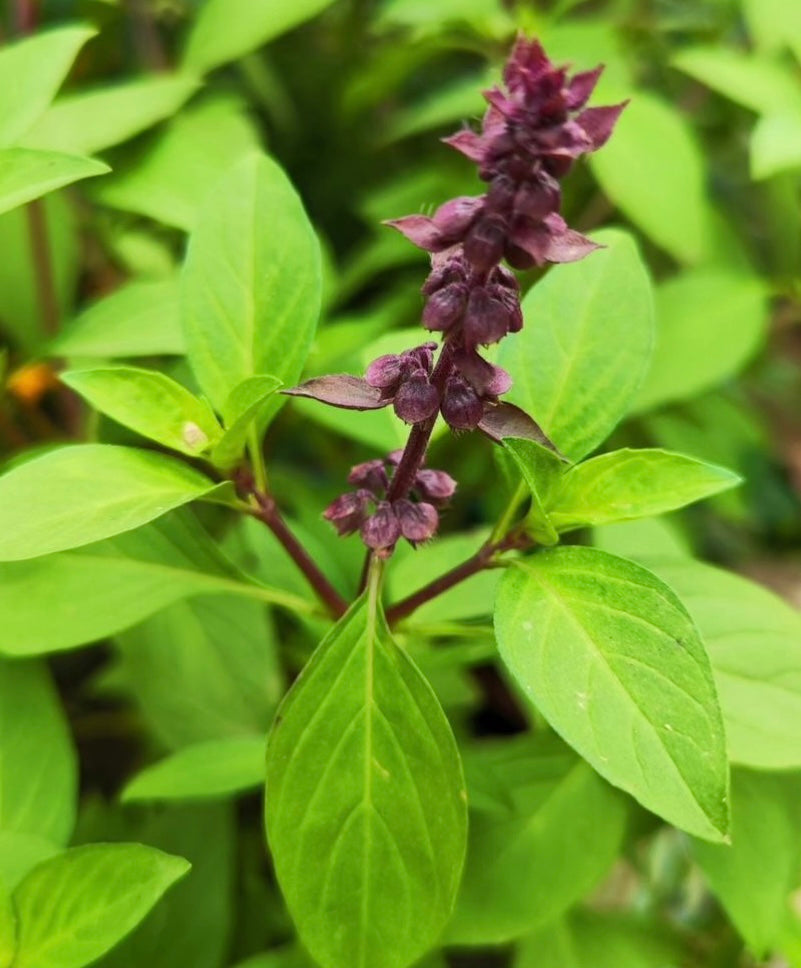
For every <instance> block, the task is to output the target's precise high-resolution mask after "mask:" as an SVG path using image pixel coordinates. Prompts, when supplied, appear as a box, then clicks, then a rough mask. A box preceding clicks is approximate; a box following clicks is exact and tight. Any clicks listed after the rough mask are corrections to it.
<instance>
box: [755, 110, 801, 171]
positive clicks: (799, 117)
mask: <svg viewBox="0 0 801 968" xmlns="http://www.w3.org/2000/svg"><path fill="white" fill-rule="evenodd" d="M800 99H801V98H800ZM799 168H801V105H799V107H798V108H796V109H795V111H793V112H786V113H784V114H769V115H766V116H765V117H764V118H760V119H759V121H757V123H756V127H755V128H754V130H753V132H752V133H751V176H752V177H753V178H756V179H761V178H772V177H773V176H774V175H778V174H780V173H781V172H784V171H797V170H798V169H799Z"/></svg>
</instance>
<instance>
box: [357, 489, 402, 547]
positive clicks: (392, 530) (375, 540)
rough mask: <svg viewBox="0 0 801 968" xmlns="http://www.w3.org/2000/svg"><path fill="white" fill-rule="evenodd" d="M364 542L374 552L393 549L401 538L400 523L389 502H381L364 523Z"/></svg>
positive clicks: (362, 533) (362, 532) (362, 531)
mask: <svg viewBox="0 0 801 968" xmlns="http://www.w3.org/2000/svg"><path fill="white" fill-rule="evenodd" d="M361 535H362V541H363V542H364V543H365V544H366V545H367V547H368V548H371V549H372V550H373V551H386V550H389V549H391V548H393V547H394V546H395V544H396V542H397V540H398V538H400V536H401V529H400V523H399V521H398V518H397V516H396V514H395V512H394V510H393V509H392V505H391V504H390V503H389V501H381V502H380V503H379V505H378V507H377V508H376V510H375V513H374V514H372V515H370V517H369V518H368V519H367V520H366V521H365V522H364V524H363V525H362V530H361Z"/></svg>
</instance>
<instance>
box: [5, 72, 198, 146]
mask: <svg viewBox="0 0 801 968" xmlns="http://www.w3.org/2000/svg"><path fill="white" fill-rule="evenodd" d="M198 86H199V82H198V80H197V78H194V77H182V76H181V75H175V76H172V77H170V76H169V75H165V76H164V77H148V78H145V79H143V80H135V81H125V82H123V83H122V84H117V85H115V86H113V87H101V88H98V89H97V90H88V91H81V92H80V93H79V94H72V95H69V96H68V97H64V98H60V99H59V100H58V101H56V102H55V104H53V105H52V106H51V107H50V108H49V110H48V111H46V112H45V113H44V114H43V115H42V117H41V118H40V119H39V120H38V121H37V122H36V124H35V125H34V126H33V128H32V129H31V130H30V131H29V132H28V133H27V134H26V135H25V138H24V139H23V144H24V145H25V146H26V147H28V148H40V149H42V150H45V151H66V152H69V153H71V154H72V153H74V154H85V155H92V154H95V153H96V152H98V151H104V150H105V149H106V148H111V147H112V146H113V145H116V144H119V143H120V142H121V141H127V140H128V139H129V138H132V137H133V136H134V135H135V134H139V133H140V132H141V131H144V130H146V129H147V128H149V127H151V126H152V125H154V124H156V123H157V122H158V121H162V120H163V119H164V118H169V117H171V116H172V115H173V114H175V113H176V111H177V110H178V109H179V108H180V106H181V105H182V104H183V103H184V101H186V100H187V98H189V97H190V95H192V94H193V93H194V92H195V91H196V90H197V88H198Z"/></svg>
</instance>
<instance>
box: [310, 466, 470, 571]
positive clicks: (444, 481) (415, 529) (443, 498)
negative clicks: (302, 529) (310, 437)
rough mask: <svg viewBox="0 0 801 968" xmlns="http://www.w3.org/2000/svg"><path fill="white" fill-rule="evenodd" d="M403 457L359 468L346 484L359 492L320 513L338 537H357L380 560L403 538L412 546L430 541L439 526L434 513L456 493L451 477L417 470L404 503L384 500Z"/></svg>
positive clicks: (440, 472)
mask: <svg viewBox="0 0 801 968" xmlns="http://www.w3.org/2000/svg"><path fill="white" fill-rule="evenodd" d="M402 453H403V452H402V451H393V452H392V453H391V454H390V455H389V456H388V457H387V458H386V460H371V461H367V462H366V463H364V464H357V465H356V466H355V467H354V468H352V469H351V472H350V474H349V475H348V483H349V484H353V485H354V487H356V488H357V490H355V491H348V492H347V493H346V494H343V495H341V497H338V498H337V499H336V500H335V501H333V502H332V503H331V504H330V505H329V506H328V508H327V509H326V510H325V513H324V517H325V518H326V519H327V520H328V521H330V522H331V523H332V524H333V525H334V527H335V528H336V529H337V532H338V533H339V534H341V535H346V534H353V533H354V532H355V531H359V532H360V534H361V537H362V541H364V543H365V544H366V545H367V547H368V548H370V549H371V550H373V551H374V552H376V553H377V554H380V555H388V554H391V552H392V549H393V548H394V547H395V545H396V544H397V542H398V540H399V539H400V538H401V537H403V538H406V540H407V541H410V542H411V543H412V544H414V545H416V544H419V543H420V542H422V541H427V540H428V539H429V538H431V537H432V536H433V535H434V533H435V532H436V530H437V527H438V525H439V511H438V508H442V507H444V505H445V504H447V502H448V500H449V499H450V498H451V497H452V496H453V493H454V491H455V490H456V481H454V479H453V478H452V477H451V476H450V475H449V474H446V473H445V472H444V471H436V470H430V469H428V468H421V469H420V470H418V471H417V473H416V475H415V478H414V485H413V489H412V491H411V493H410V494H409V495H408V496H407V497H403V498H397V499H396V500H393V501H390V500H388V499H387V498H388V492H389V488H390V484H391V481H392V475H393V473H394V470H395V468H396V467H397V465H398V463H399V461H400V459H401V456H402ZM412 498H414V499H415V500H412Z"/></svg>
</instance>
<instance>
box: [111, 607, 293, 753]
mask: <svg viewBox="0 0 801 968" xmlns="http://www.w3.org/2000/svg"><path fill="white" fill-rule="evenodd" d="M117 645H118V650H119V652H120V654H121V656H122V664H121V668H120V669H119V673H120V675H119V678H120V680H121V682H122V684H123V685H124V686H125V687H126V689H127V690H128V691H130V693H131V694H132V695H133V697H134V699H135V700H136V702H137V704H138V706H139V708H140V710H141V713H142V717H143V719H144V720H145V722H146V723H147V725H148V727H149V729H150V730H152V732H153V733H154V734H155V735H156V737H157V738H158V739H159V740H160V741H161V742H162V743H163V744H164V745H165V746H167V747H168V748H169V749H179V748H180V747H182V746H187V745H191V744H194V743H202V742H205V741H207V740H217V739H226V738H230V737H234V736H241V735H243V734H244V735H247V736H252V735H253V734H254V733H259V734H263V733H265V732H266V731H267V729H268V727H269V725H270V723H271V722H272V719H273V716H274V714H275V708H276V706H277V705H278V701H279V700H280V698H281V696H282V694H283V691H284V685H285V684H284V676H283V674H282V672H281V666H280V662H279V659H278V647H277V642H276V636H275V632H274V630H273V627H272V623H271V622H270V621H269V616H268V615H265V612H264V609H263V608H262V607H261V606H260V605H259V604H257V603H255V602H248V601H245V600H240V599H238V598H232V597H231V596H230V595H215V596H213V597H212V596H208V597H204V598H198V599H195V600H193V601H191V602H178V603H176V604H174V605H171V606H170V607H169V608H165V609H164V610H163V611H161V612H159V613H158V614H156V615H153V616H152V617H151V618H149V619H147V621H145V622H143V623H142V624H141V625H138V626H137V627H136V628H132V629H130V630H128V631H127V632H124V633H123V634H122V635H121V636H119V638H118V640H117ZM176 682H180V683H181V688H180V689H176V687H175V684H176Z"/></svg>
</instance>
